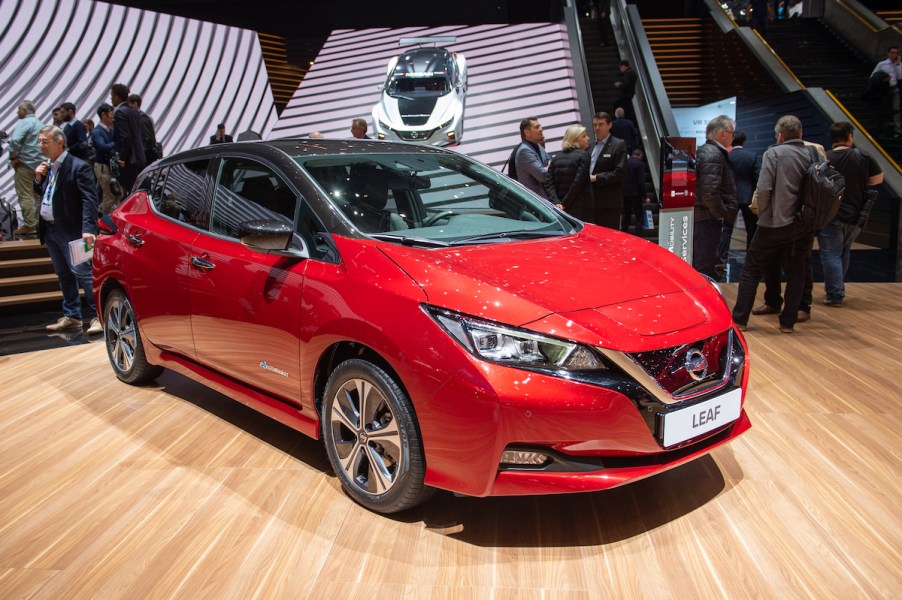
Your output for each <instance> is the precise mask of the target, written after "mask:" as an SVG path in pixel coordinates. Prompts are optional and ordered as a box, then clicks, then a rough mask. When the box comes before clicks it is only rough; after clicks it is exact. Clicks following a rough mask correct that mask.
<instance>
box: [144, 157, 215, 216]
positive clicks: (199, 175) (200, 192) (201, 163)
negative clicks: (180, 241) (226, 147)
mask: <svg viewBox="0 0 902 600" xmlns="http://www.w3.org/2000/svg"><path fill="white" fill-rule="evenodd" d="M209 166H210V161H209V160H208V159H203V160H195V161H189V162H183V163H176V164H174V165H169V166H166V167H162V168H161V169H160V170H159V172H158V174H157V176H156V177H155V178H154V180H153V184H152V185H151V192H150V198H151V202H152V203H153V206H154V208H155V209H156V210H157V212H159V213H160V214H163V215H165V216H167V217H169V218H171V219H175V220H176V221H180V222H182V223H186V224H188V225H192V226H194V227H197V228H199V229H206V228H207V225H208V224H209V210H208V208H207V202H206V188H205V186H206V175H207V170H208V168H209Z"/></svg>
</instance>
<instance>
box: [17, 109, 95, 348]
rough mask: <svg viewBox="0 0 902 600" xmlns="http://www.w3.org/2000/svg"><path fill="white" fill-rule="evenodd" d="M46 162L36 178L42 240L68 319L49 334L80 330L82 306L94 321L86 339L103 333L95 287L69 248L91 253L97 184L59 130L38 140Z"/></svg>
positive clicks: (46, 131) (86, 267) (87, 270)
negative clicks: (61, 293) (72, 244)
mask: <svg viewBox="0 0 902 600" xmlns="http://www.w3.org/2000/svg"><path fill="white" fill-rule="evenodd" d="M38 144H39V145H40V146H41V152H42V153H43V154H44V156H46V157H47V162H42V163H41V164H40V165H38V167H37V169H35V172H34V189H35V192H37V193H38V194H40V197H41V210H40V214H41V220H40V223H39V225H38V235H39V236H40V239H41V242H43V243H44V244H46V245H47V251H48V253H49V254H50V260H51V261H52V262H53V270H54V271H55V272H56V276H57V278H58V279H59V282H60V289H61V290H62V292H63V316H62V317H61V318H60V319H59V320H58V321H57V322H56V323H53V324H52V325H48V326H47V329H48V330H49V331H53V332H61V331H66V330H72V329H74V330H79V331H80V330H81V328H82V320H81V317H82V306H81V305H82V300H81V298H80V297H79V293H78V288H79V287H81V288H82V289H83V290H84V291H85V297H84V303H85V305H86V312H87V317H88V318H89V319H90V320H91V324H90V327H88V331H87V333H88V334H89V335H91V334H95V333H101V332H102V331H103V328H102V327H101V325H100V321H99V320H98V319H97V308H96V307H95V306H94V294H93V285H92V281H91V276H92V273H91V260H90V258H88V260H86V261H83V262H76V260H75V258H74V257H73V252H72V250H71V248H70V243H71V242H74V241H77V242H80V243H78V244H77V246H79V247H81V246H82V244H83V247H84V249H85V250H89V249H91V248H93V247H94V236H95V235H96V233H97V225H96V223H97V181H96V180H95V179H94V172H93V171H92V170H91V165H89V164H88V163H86V162H85V161H83V160H81V159H80V158H76V157H75V156H73V155H72V154H70V153H69V152H67V151H66V134H64V133H63V131H62V130H61V129H60V128H59V127H56V126H53V125H51V126H49V127H44V128H43V129H41V133H40V134H39V136H38Z"/></svg>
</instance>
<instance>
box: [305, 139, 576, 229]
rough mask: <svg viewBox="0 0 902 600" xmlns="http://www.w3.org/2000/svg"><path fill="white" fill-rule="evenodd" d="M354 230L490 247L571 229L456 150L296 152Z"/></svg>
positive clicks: (558, 216)
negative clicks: (421, 151)
mask: <svg viewBox="0 0 902 600" xmlns="http://www.w3.org/2000/svg"><path fill="white" fill-rule="evenodd" d="M296 160H298V162H299V164H300V165H301V167H302V168H303V169H304V170H305V171H306V172H307V173H309V174H310V176H311V177H312V178H313V179H314V180H315V181H316V182H317V183H318V184H319V186H320V188H322V190H323V192H324V193H325V194H326V195H327V196H328V197H329V199H330V200H331V201H332V203H333V204H334V205H335V206H336V207H337V208H338V209H339V210H340V211H341V212H343V213H344V215H345V216H346V217H347V218H348V220H349V221H350V222H351V223H352V224H353V225H354V226H355V227H356V228H357V229H358V230H359V231H361V232H363V233H365V234H369V235H371V236H372V237H376V238H378V239H380V240H386V241H395V242H397V243H399V244H406V245H420V246H424V247H439V246H444V245H446V244H447V245H452V244H453V245H458V244H493V243H506V242H511V241H513V240H522V239H530V238H537V237H548V236H555V235H564V234H568V233H572V232H573V230H574V223H573V222H572V221H570V220H569V219H568V218H567V217H565V216H564V215H563V214H561V213H560V212H558V211H557V210H556V209H555V208H554V207H553V206H552V205H551V204H550V203H549V202H547V201H546V200H543V199H541V198H538V197H537V196H535V195H533V194H532V193H531V192H529V191H527V190H526V189H524V188H522V187H520V186H519V185H517V184H516V183H514V182H513V180H511V179H510V178H508V177H506V176H504V175H502V174H500V173H498V172H496V171H494V170H492V169H491V168H489V167H487V166H485V165H482V164H479V163H477V162H475V161H473V160H470V159H468V158H466V157H464V156H461V155H457V154H452V153H448V154H429V153H411V154H384V155H379V154H372V155H340V156H317V157H309V158H308V157H298V158H297V159H296Z"/></svg>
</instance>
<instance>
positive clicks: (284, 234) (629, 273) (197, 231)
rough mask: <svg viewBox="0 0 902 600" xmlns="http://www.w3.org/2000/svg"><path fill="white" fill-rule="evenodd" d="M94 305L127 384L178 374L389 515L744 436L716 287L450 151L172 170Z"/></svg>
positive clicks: (316, 155) (739, 366)
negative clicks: (278, 425)
mask: <svg viewBox="0 0 902 600" xmlns="http://www.w3.org/2000/svg"><path fill="white" fill-rule="evenodd" d="M94 290H95V294H96V301H97V305H98V307H99V308H101V309H102V320H103V324H104V332H105V341H106V347H107V350H108V353H109V358H110V363H111V364H112V367H113V371H114V372H115V374H116V376H117V377H118V378H119V379H121V380H122V381H124V382H127V383H133V384H138V383H142V382H147V381H149V380H152V379H154V378H155V377H157V376H158V375H159V374H160V372H161V370H162V369H163V368H167V369H172V370H174V371H177V372H179V373H182V374H184V375H186V376H188V377H191V378H193V379H196V380H198V381H201V382H203V383H205V384H206V385H209V386H210V387H212V388H214V389H216V390H219V391H221V392H222V393H224V394H227V395H228V396H230V397H232V398H234V399H236V400H238V401H240V402H243V403H245V404H247V405H249V406H252V407H254V408H255V409H257V410H259V411H261V412H263V413H265V414H266V415H269V416H270V417H272V418H274V419H276V420H278V421H280V422H282V423H285V424H287V425H289V426H291V427H293V428H295V429H297V430H298V431H299V432H301V433H303V434H305V435H308V436H311V437H314V438H321V439H322V440H323V443H324V444H325V448H326V451H327V453H328V456H329V459H330V461H331V463H332V466H333V467H334V469H335V473H336V475H337V476H338V478H339V480H340V481H341V484H342V486H343V488H344V490H345V491H346V493H347V494H348V495H349V496H350V497H351V498H353V499H354V500H355V501H356V502H358V503H360V504H362V505H364V506H366V507H368V508H370V509H371V510H374V511H378V512H382V513H392V512H397V511H400V510H403V509H406V508H409V507H411V506H414V505H416V504H418V503H421V502H423V501H425V500H426V499H427V498H429V496H430V495H431V494H432V492H433V491H434V490H435V489H445V490H450V491H452V492H455V493H458V494H464V495H470V496H489V495H514V494H553V493H564V492H583V491H590V490H603V489H607V488H612V487H615V486H618V485H621V484H625V483H629V482H631V481H635V480H638V479H641V478H643V477H648V476H650V475H654V474H656V473H659V472H661V471H664V470H666V469H669V468H672V467H674V466H676V465H679V464H682V463H685V462H687V461H690V460H692V459H694V458H697V457H699V456H702V455H704V454H705V453H707V452H709V451H710V450H711V449H712V448H714V447H716V446H718V445H720V444H723V443H725V442H727V441H729V440H731V439H733V438H734V437H736V436H738V435H739V434H741V433H742V432H743V431H745V430H747V429H748V428H749V427H750V423H749V420H748V417H747V416H746V413H745V411H744V410H743V400H744V396H745V388H746V384H747V381H748V369H747V354H748V351H747V348H746V345H745V341H744V340H743V338H742V335H740V333H739V332H738V331H737V330H736V328H735V327H734V326H733V323H732V320H731V317H730V311H729V310H728V308H727V306H726V303H725V302H724V299H723V297H722V296H721V294H720V292H719V290H718V288H717V287H716V285H715V284H713V283H712V282H710V281H709V280H707V279H705V278H704V277H702V276H701V275H699V274H698V273H696V272H695V271H694V270H693V269H692V268H691V267H690V266H689V265H687V264H686V263H684V262H683V261H681V260H680V259H678V258H677V257H676V256H674V255H672V254H670V253H668V252H667V251H666V250H664V249H662V248H659V247H658V246H656V245H654V244H651V243H649V242H646V241H643V240H641V239H639V238H636V237H633V236H630V235H626V234H622V233H620V232H617V231H612V230H609V229H604V228H601V227H597V226H595V225H590V224H585V223H582V222H580V221H578V220H576V219H573V218H572V217H570V216H568V215H567V214H566V213H564V212H562V211H560V210H558V209H557V208H555V207H554V206H553V205H551V204H550V203H548V202H547V201H545V200H543V199H541V198H538V197H537V196H535V195H533V194H532V193H530V192H529V191H527V190H526V189H525V188H523V187H521V186H520V185H519V184H518V183H516V182H515V181H513V180H511V179H510V178H508V177H506V176H504V175H502V174H499V173H498V172H496V171H494V170H492V169H491V168H489V167H487V166H485V165H483V164H481V163H479V162H477V161H475V160H472V159H470V158H468V157H466V156H462V155H460V154H457V153H454V152H451V151H447V150H443V149H440V148H435V147H430V146H421V145H413V144H404V143H393V142H380V141H356V140H306V139H287V140H277V141H270V142H239V143H234V144H221V145H217V146H211V147H207V148H199V149H196V150H191V151H188V152H185V153H182V154H177V155H174V156H170V157H167V158H165V159H163V160H161V161H158V162H156V163H154V164H153V165H152V166H150V167H149V168H148V169H147V170H146V171H145V172H144V173H143V174H142V175H141V176H140V178H139V180H138V182H137V183H136V186H135V189H134V190H133V192H132V194H131V195H130V196H129V197H128V198H127V199H126V200H125V201H124V202H123V203H122V204H121V205H120V206H119V207H118V208H117V209H116V210H115V211H114V212H113V214H112V216H111V219H109V220H108V225H107V227H106V234H105V235H102V236H100V237H99V238H98V241H97V244H96V247H95V249H94Z"/></svg>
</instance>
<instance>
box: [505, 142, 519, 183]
mask: <svg viewBox="0 0 902 600" xmlns="http://www.w3.org/2000/svg"><path fill="white" fill-rule="evenodd" d="M519 149H520V144H517V145H516V146H514V149H513V150H512V151H511V155H510V156H509V157H508V159H507V160H506V161H504V164H503V165H501V172H502V173H504V169H505V168H506V169H507V176H508V177H510V178H511V179H516V178H517V150H519Z"/></svg>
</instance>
